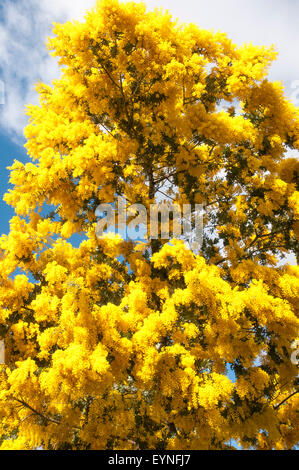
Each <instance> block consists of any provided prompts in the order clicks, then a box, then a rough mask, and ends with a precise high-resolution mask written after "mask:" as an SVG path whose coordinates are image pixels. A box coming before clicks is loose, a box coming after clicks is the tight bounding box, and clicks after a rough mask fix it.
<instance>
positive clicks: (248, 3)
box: [0, 0, 299, 233]
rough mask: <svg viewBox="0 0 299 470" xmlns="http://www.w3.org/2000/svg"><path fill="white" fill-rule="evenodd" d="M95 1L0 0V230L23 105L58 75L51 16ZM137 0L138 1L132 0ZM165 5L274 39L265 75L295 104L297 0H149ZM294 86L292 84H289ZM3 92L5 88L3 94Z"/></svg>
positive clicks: (265, 40)
mask: <svg viewBox="0 0 299 470" xmlns="http://www.w3.org/2000/svg"><path fill="white" fill-rule="evenodd" d="M94 1H95V0H1V3H0V152H1V163H0V171H1V180H0V195H1V197H0V233H7V232H8V229H9V218H10V217H11V216H12V215H13V211H12V209H11V208H10V207H8V206H7V205H6V204H5V203H4V202H3V201H2V197H3V194H4V193H5V192H6V191H7V189H8V187H9V184H8V178H9V172H8V170H7V169H6V167H7V166H8V165H11V164H12V162H13V160H14V159H18V160H21V161H28V157H27V155H26V152H25V149H24V147H23V145H24V142H25V140H24V136H23V129H24V126H25V125H26V116H25V114H24V106H25V105H26V104H29V103H36V102H37V95H36V93H35V91H34V84H35V83H36V82H37V81H38V80H41V81H43V82H46V83H51V81H52V80H53V79H54V78H57V77H59V69H58V67H57V63H56V59H53V58H51V57H50V56H49V55H48V52H47V50H46V48H45V41H46V38H47V36H49V35H51V25H52V23H53V22H54V21H61V22H64V21H66V20H70V19H80V18H82V17H83V15H84V12H85V10H86V9H87V8H90V7H92V6H93V5H94ZM137 1H138V0H137ZM146 3H147V5H148V7H149V8H153V7H154V6H158V7H163V8H166V9H169V10H170V11H171V13H172V14H173V16H174V17H177V18H179V20H180V21H190V22H195V23H197V24H198V25H199V26H201V27H203V28H207V29H214V30H215V31H217V30H221V31H224V32H226V33H227V34H228V36H229V37H230V38H231V39H232V40H233V41H234V42H235V43H237V44H242V43H244V42H252V43H254V44H258V45H263V44H264V45H271V44H274V45H275V47H276V48H277V50H278V51H279V59H278V60H277V62H276V63H275V64H274V65H273V66H272V67H271V70H270V78H271V79H273V80H281V81H282V82H283V83H284V85H285V87H286V94H287V95H288V96H289V97H291V98H292V99H293V101H294V102H295V104H298V105H299V92H297V91H298V90H299V57H298V50H299V32H298V25H297V23H298V14H299V1H298V0H283V1H282V0H226V1H223V0H209V1H206V0H184V1H182V0H148V1H147V2H146ZM292 86H293V88H292ZM3 91H4V93H3Z"/></svg>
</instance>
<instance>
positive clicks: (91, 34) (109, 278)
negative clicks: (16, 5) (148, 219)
mask: <svg viewBox="0 0 299 470" xmlns="http://www.w3.org/2000/svg"><path fill="white" fill-rule="evenodd" d="M54 33H55V37H54V38H52V39H49V49H50V50H51V51H52V54H53V55H54V56H57V57H59V64H60V66H61V77H60V78H59V79H57V80H56V81H54V82H53V83H52V85H51V86H49V85H46V84H42V83H40V84H38V86H37V91H38V93H39V97H40V104H39V105H36V106H33V105H31V106H28V115H29V116H30V122H29V124H28V126H27V127H26V129H25V136H26V139H27V143H26V149H27V152H28V155H29V156H30V157H31V159H32V162H31V163H26V164H23V163H21V162H18V161H15V162H14V163H13V165H12V167H11V176H10V182H11V184H12V185H13V188H12V189H11V190H9V191H8V193H7V194H6V195H5V200H6V202H7V203H8V204H10V205H11V206H12V207H13V208H14V209H15V214H16V215H15V216H14V217H13V218H12V220H11V222H10V232H9V234H8V235H3V236H2V237H1V239H0V249H1V259H0V276H1V286H0V302H1V311H0V339H1V340H3V341H4V344H5V364H3V365H2V366H0V371H1V372H0V417H1V425H0V426H1V431H0V436H2V437H1V449H34V448H37V447H41V448H43V449H55V450H58V449H74V450H75V449H230V448H233V444H234V445H236V444H235V442H237V443H238V444H239V445H241V446H242V447H243V448H247V447H249V448H255V449H291V448H293V447H294V446H295V445H296V444H297V443H298V441H299V434H298V433H299V429H298V426H296V423H297V424H298V414H297V413H298V405H299V395H298V379H297V366H296V364H295V363H294V362H296V361H292V360H291V355H292V352H293V350H292V343H293V341H294V340H296V337H297V335H298V326H299V321H298V290H299V280H298V276H299V272H298V268H297V267H296V266H291V265H289V264H288V263H287V262H286V261H283V259H285V257H286V256H290V255H295V256H296V255H298V240H297V237H298V234H299V221H298V215H299V204H298V176H299V162H298V159H297V158H296V152H297V150H298V149H299V110H298V108H296V107H295V106H294V105H293V104H292V103H290V102H289V101H288V100H287V99H286V98H285V96H284V92H283V88H282V85H281V84H280V83H278V82H275V83H272V82H271V81H269V80H268V79H267V68H268V66H269V65H270V64H271V61H273V60H274V59H275V56H276V53H275V51H274V50H273V49H272V48H265V47H254V46H253V45H244V46H242V47H237V46H236V45H234V44H233V43H232V42H231V41H230V40H229V39H228V38H227V36H226V35H225V34H222V33H212V32H210V31H206V30H202V29H200V28H199V27H197V26H196V25H194V24H186V25H182V24H179V23H178V22H176V21H173V20H172V18H171V15H170V14H169V13H167V12H163V11H160V10H155V11H153V12H148V11H147V10H146V6H145V5H144V4H141V3H120V2H119V1H117V0H101V1H99V2H97V4H96V6H95V8H94V9H93V10H91V11H90V12H89V13H87V14H86V17H85V19H84V21H82V22H68V23H66V24H63V25H61V24H56V25H55V28H54ZM119 196H122V197H125V198H126V201H127V206H128V207H129V206H130V205H131V204H135V203H139V204H143V205H144V207H145V208H146V209H147V211H148V214H149V212H150V205H151V204H154V203H155V202H157V201H159V200H161V197H162V198H165V199H167V200H171V201H172V202H175V203H176V204H179V205H180V207H183V205H184V204H190V205H191V206H192V207H194V205H195V204H204V205H205V208H206V210H205V212H204V216H203V241H202V245H201V247H200V250H199V251H194V250H192V249H191V248H190V246H189V245H188V244H187V243H186V242H185V241H184V240H182V239H181V240H180V239H171V240H166V239H161V238H160V239H153V240H150V239H146V240H144V241H141V242H140V241H134V240H131V239H129V238H128V237H126V236H121V234H115V235H112V234H106V235H104V236H103V237H98V236H97V234H96V228H97V221H98V219H97V215H96V209H97V207H98V206H99V205H100V204H103V203H109V204H110V203H111V204H113V203H114V202H115V201H116V200H117V198H118V197H119ZM193 216H194V213H193ZM75 234H80V235H81V236H82V239H81V241H80V243H79V244H78V243H77V244H76V243H75V241H74V235H75ZM76 240H77V238H76Z"/></svg>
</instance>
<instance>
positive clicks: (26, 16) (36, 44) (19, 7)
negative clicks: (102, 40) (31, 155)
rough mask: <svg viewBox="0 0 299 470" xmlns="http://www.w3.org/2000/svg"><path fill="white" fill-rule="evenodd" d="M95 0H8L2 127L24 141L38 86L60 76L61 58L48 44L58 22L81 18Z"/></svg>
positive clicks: (1, 40)
mask: <svg viewBox="0 0 299 470" xmlns="http://www.w3.org/2000/svg"><path fill="white" fill-rule="evenodd" d="M93 5H94V0H84V1H82V0H77V1H74V0H51V1H46V0H42V1H39V0H27V1H25V0H19V1H17V2H14V3H12V2H11V1H10V0H4V1H3V3H2V4H1V10H2V12H3V17H2V21H1V23H0V70H1V73H0V79H1V80H2V81H3V82H4V86H5V104H4V105H1V108H0V109H1V113H0V126H1V128H2V129H3V130H4V131H5V132H7V133H8V134H9V135H10V136H11V138H12V139H13V140H15V141H18V142H21V141H22V136H23V129H24V127H25V125H26V122H27V117H26V116H25V113H24V107H25V105H26V104H28V103H36V102H37V94H36V92H35V90H34V85H35V84H36V83H37V82H38V81H39V80H41V81H43V82H46V83H50V82H51V81H52V80H53V79H54V78H56V77H57V76H59V69H58V66H57V60H56V59H54V58H52V57H51V56H49V53H48V51H47V49H46V47H45V42H46V39H47V37H48V36H49V35H50V34H51V28H52V23H53V22H54V21H56V22H57V21H61V22H64V21H67V20H70V19H73V18H75V19H81V18H82V17H83V16H84V13H85V11H86V9H87V8H89V7H91V6H93Z"/></svg>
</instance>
